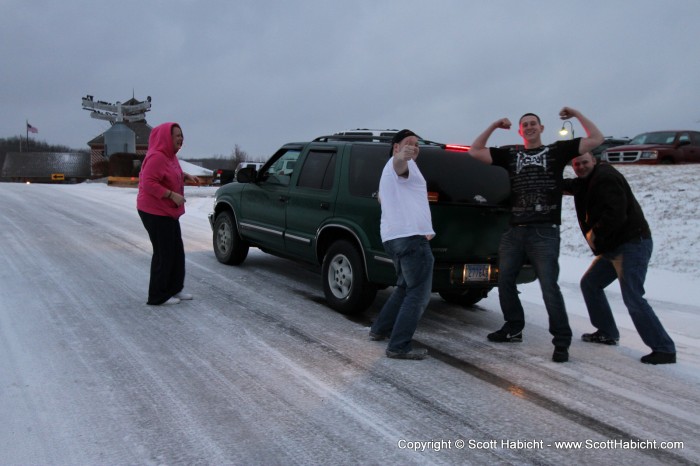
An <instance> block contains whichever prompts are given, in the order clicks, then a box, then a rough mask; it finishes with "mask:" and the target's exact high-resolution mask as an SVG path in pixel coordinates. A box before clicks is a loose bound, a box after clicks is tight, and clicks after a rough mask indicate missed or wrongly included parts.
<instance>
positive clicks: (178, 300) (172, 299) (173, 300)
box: [162, 296, 180, 306]
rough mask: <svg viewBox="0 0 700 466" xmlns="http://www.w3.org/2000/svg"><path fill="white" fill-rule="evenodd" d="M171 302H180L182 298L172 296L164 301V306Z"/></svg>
mask: <svg viewBox="0 0 700 466" xmlns="http://www.w3.org/2000/svg"><path fill="white" fill-rule="evenodd" d="M170 304H180V298H176V297H174V296H173V297H172V298H170V299H168V300H167V301H166V302H164V303H163V304H162V305H163V306H168V305H170Z"/></svg>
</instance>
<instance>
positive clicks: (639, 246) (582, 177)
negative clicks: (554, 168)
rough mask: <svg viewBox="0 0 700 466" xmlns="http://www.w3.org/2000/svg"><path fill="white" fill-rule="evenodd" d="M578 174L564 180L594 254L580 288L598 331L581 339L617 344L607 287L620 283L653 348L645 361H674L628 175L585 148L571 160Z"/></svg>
mask: <svg viewBox="0 0 700 466" xmlns="http://www.w3.org/2000/svg"><path fill="white" fill-rule="evenodd" d="M572 166H573V168H574V172H575V173H576V176H577V177H578V178H576V179H566V180H564V184H563V189H564V192H565V193H567V194H573V195H574V203H575V205H576V215H577V216H578V223H579V226H580V227H581V231H582V232H583V236H585V238H586V241H587V242H588V245H589V246H590V247H591V249H592V250H593V253H594V254H595V255H596V258H595V259H594V260H593V263H592V264H591V265H590V267H589V268H588V270H587V271H586V273H585V274H584V275H583V277H582V278H581V291H582V293H583V298H584V300H585V302H586V307H587V308H588V314H589V315H590V318H591V323H592V324H593V326H594V327H596V328H597V329H598V330H597V331H596V332H594V333H584V334H583V336H582V337H581V338H582V340H583V341H587V342H592V343H602V344H606V345H616V344H617V342H618V340H619V338H620V333H619V331H618V329H617V325H616V324H615V318H614V317H613V314H612V310H611V309H610V304H609V303H608V299H607V298H606V296H605V291H604V289H605V288H606V287H607V286H608V285H609V284H611V283H612V282H613V281H615V279H617V280H618V281H619V282H620V289H621V291H622V300H623V301H624V303H625V305H626V306H627V310H628V311H629V313H630V316H631V317H632V322H633V323H634V326H635V327H636V329H637V332H638V333H639V336H640V337H641V338H642V341H644V343H645V344H646V345H647V346H649V347H650V348H651V349H652V352H651V354H648V355H646V356H643V357H642V362H643V363H645V364H669V363H675V362H676V347H675V345H674V343H673V340H672V339H671V337H670V336H668V334H667V333H666V330H664V327H663V325H661V322H660V321H659V319H658V317H657V316H656V314H655V313H654V310H653V309H652V308H651V306H650V305H649V303H648V302H647V301H646V299H644V280H645V278H646V273H647V267H648V265H649V258H650V257H651V252H652V249H653V242H652V239H651V230H650V229H649V225H648V224H647V221H646V219H645V218H644V213H643V212H642V208H641V207H640V205H639V203H638V202H637V199H636V198H635V197H634V194H632V190H631V189H630V186H629V184H628V183H627V180H625V177H624V176H622V174H621V173H620V172H618V171H617V170H616V169H615V168H613V167H612V165H608V164H605V163H603V164H596V159H595V157H593V155H592V154H591V153H590V152H589V153H585V154H583V155H580V156H579V157H576V158H575V159H573V161H572Z"/></svg>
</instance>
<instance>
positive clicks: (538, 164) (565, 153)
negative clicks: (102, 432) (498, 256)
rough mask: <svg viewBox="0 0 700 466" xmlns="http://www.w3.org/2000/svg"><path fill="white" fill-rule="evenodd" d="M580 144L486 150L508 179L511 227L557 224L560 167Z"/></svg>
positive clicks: (559, 212)
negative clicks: (506, 172)
mask: <svg viewBox="0 0 700 466" xmlns="http://www.w3.org/2000/svg"><path fill="white" fill-rule="evenodd" d="M580 141H581V138H576V139H572V140H567V141H557V142H555V143H554V144H550V145H548V146H541V147H538V148H535V149H524V148H520V149H516V148H503V149H501V148H497V147H491V148H490V150H491V158H492V159H493V164H494V165H498V166H499V167H503V168H505V169H506V170H508V175H509V176H510V187H511V195H510V202H511V213H512V215H511V218H510V223H511V225H527V224H531V223H551V224H556V225H560V224H561V196H562V193H561V182H562V177H563V173H564V167H566V164H567V163H568V162H569V161H570V160H571V159H573V158H574V157H577V156H578V155H579V153H578V147H579V142H580Z"/></svg>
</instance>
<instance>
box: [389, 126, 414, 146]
mask: <svg viewBox="0 0 700 466" xmlns="http://www.w3.org/2000/svg"><path fill="white" fill-rule="evenodd" d="M410 136H415V137H417V138H418V139H421V137H420V136H418V135H417V134H416V133H414V132H413V131H411V130H410V129H402V130H401V131H399V132H398V133H396V134H394V137H393V138H392V139H391V147H394V144H398V143H400V142H401V141H403V140H404V139H406V138H407V137H410Z"/></svg>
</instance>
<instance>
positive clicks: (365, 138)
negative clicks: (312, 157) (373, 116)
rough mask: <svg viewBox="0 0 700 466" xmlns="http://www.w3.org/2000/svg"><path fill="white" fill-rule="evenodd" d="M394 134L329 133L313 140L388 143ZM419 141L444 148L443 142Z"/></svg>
mask: <svg viewBox="0 0 700 466" xmlns="http://www.w3.org/2000/svg"><path fill="white" fill-rule="evenodd" d="M393 137H394V135H393V134H392V135H384V136H374V135H371V134H329V135H328V136H319V137H317V138H316V139H314V140H313V142H329V141H356V142H386V143H390V142H391V140H392V139H393ZM418 142H419V143H421V144H423V145H426V146H436V147H441V148H443V149H444V148H445V146H446V145H445V144H442V143H440V142H435V141H429V140H427V139H419V140H418Z"/></svg>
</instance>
